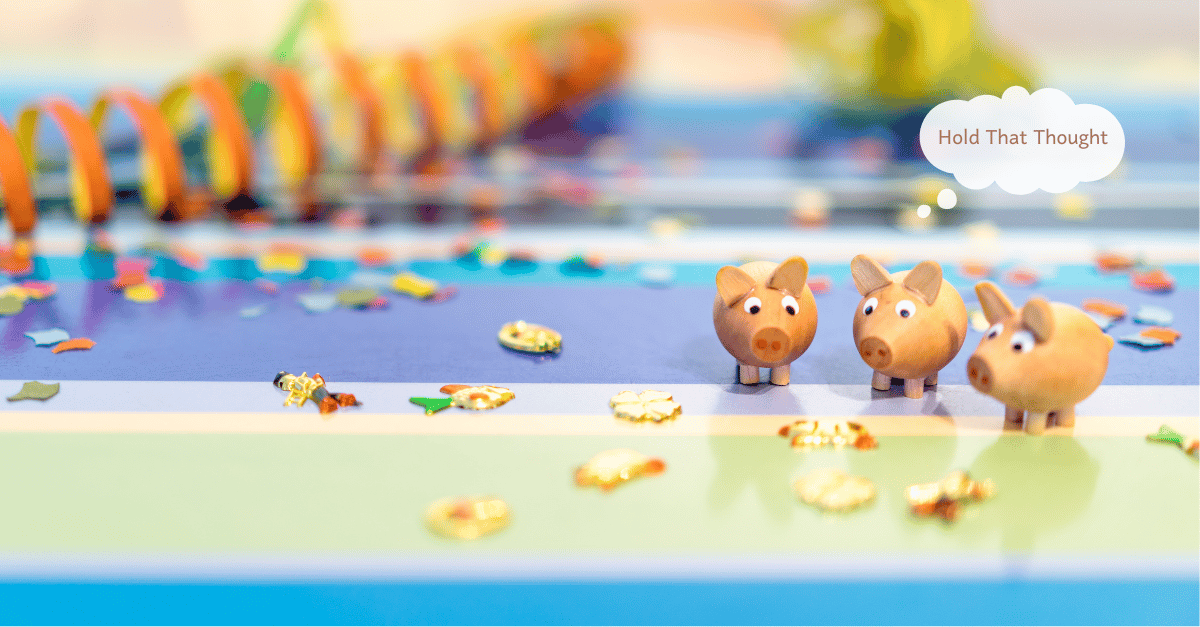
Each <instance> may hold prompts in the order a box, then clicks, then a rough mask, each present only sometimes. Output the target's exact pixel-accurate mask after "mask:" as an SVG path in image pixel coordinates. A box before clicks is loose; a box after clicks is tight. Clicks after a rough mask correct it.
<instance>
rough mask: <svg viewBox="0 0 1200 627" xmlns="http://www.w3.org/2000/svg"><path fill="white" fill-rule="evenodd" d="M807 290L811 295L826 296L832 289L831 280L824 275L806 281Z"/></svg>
mask: <svg viewBox="0 0 1200 627" xmlns="http://www.w3.org/2000/svg"><path fill="white" fill-rule="evenodd" d="M808 289H810V290H812V293H813V294H826V293H828V292H829V290H831V289H833V278H831V277H830V276H829V275H825V274H818V275H817V276H814V277H811V278H809V279H808Z"/></svg>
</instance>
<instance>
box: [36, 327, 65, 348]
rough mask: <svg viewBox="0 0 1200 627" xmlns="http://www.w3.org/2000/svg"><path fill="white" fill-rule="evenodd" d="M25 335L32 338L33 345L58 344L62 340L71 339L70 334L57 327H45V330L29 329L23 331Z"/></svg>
mask: <svg viewBox="0 0 1200 627" xmlns="http://www.w3.org/2000/svg"><path fill="white" fill-rule="evenodd" d="M25 337H27V338H29V339H31V340H33V345H34V346H50V345H51V344H58V343H59V342H62V341H64V340H69V339H71V334H70V333H67V332H66V331H64V330H62V329H58V328H54V329H46V330H45V331H29V332H27V333H25Z"/></svg>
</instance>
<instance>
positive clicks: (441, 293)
mask: <svg viewBox="0 0 1200 627" xmlns="http://www.w3.org/2000/svg"><path fill="white" fill-rule="evenodd" d="M455 296H458V287H457V286H454V285H447V286H446V287H443V288H442V289H440V290H438V291H437V292H435V293H434V294H433V296H430V297H429V302H431V303H444V302H446V301H448V300H450V299H451V298H454V297H455Z"/></svg>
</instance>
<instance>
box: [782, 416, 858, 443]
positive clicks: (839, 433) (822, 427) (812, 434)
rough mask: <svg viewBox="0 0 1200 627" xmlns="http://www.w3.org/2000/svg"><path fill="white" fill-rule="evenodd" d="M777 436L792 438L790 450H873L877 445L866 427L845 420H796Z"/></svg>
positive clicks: (785, 426) (783, 428)
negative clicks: (848, 447) (821, 448)
mask: <svg viewBox="0 0 1200 627" xmlns="http://www.w3.org/2000/svg"><path fill="white" fill-rule="evenodd" d="M779 435H781V436H783V437H785V438H786V437H789V436H790V437H791V438H792V448H795V449H805V448H818V447H821V446H830V445H832V446H834V447H835V448H842V447H843V446H846V445H850V446H853V447H854V448H857V449H859V450H867V449H873V448H875V447H876V446H878V444H877V443H876V442H875V438H873V437H871V434H870V433H867V429H866V427H863V426H862V425H860V424H858V423H857V422H847V421H845V420H797V421H796V422H793V423H792V424H790V425H784V426H783V427H780V429H779Z"/></svg>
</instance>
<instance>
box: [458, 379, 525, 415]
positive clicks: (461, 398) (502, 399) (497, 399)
mask: <svg viewBox="0 0 1200 627" xmlns="http://www.w3.org/2000/svg"><path fill="white" fill-rule="evenodd" d="M514 398H516V395H514V394H513V393H512V390H509V389H508V388H501V387H496V386H493V385H478V386H472V387H465V388H462V389H460V390H458V391H455V392H452V393H450V402H451V403H452V404H453V405H454V406H455V407H461V408H463V409H476V410H479V409H495V408H497V407H499V406H501V405H503V404H505V403H507V402H509V401H511V400H512V399H514Z"/></svg>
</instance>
